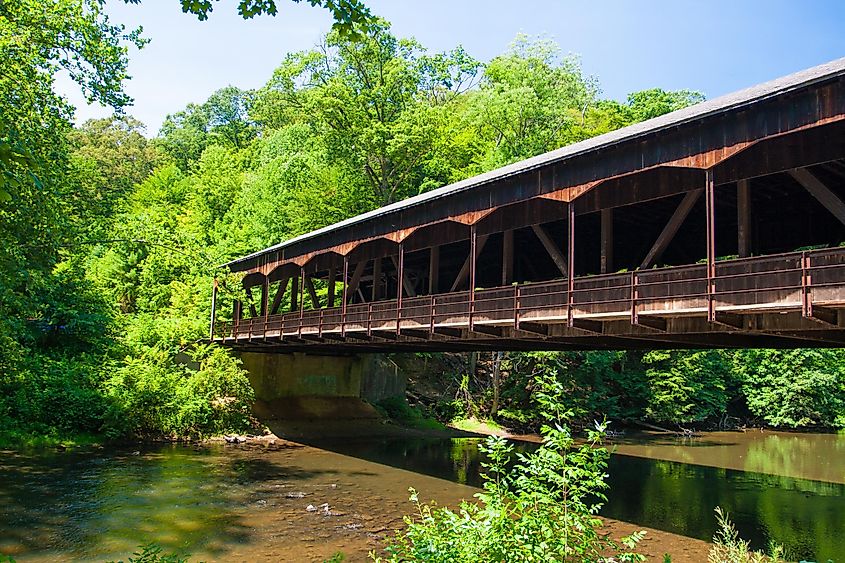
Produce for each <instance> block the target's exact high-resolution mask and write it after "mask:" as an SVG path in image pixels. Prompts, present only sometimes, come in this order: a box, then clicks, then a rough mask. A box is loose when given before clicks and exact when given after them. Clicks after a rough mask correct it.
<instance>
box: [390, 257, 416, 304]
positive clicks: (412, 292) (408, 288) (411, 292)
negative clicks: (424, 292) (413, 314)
mask: <svg viewBox="0 0 845 563" xmlns="http://www.w3.org/2000/svg"><path fill="white" fill-rule="evenodd" d="M390 260H391V261H392V262H393V267H394V268H396V272H397V275H398V272H399V261H398V260H397V259H396V257H395V256H391V257H390ZM406 273H407V272H405V271H404V269H403V272H402V285H403V286H404V287H405V293H406V294H408V297H416V296H417V290H416V288H414V284H412V283H411V280H410V279H408V276H406V275H405V274H406Z"/></svg>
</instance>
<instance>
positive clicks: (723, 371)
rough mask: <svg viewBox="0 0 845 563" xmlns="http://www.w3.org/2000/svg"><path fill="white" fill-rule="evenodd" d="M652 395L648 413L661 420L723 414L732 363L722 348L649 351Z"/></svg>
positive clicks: (681, 420)
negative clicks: (730, 363) (720, 349)
mask: <svg viewBox="0 0 845 563" xmlns="http://www.w3.org/2000/svg"><path fill="white" fill-rule="evenodd" d="M643 364H645V366H646V377H647V378H648V383H649V388H650V397H649V401H648V406H647V407H646V410H645V414H646V416H647V417H648V418H650V419H652V420H654V421H657V422H672V423H685V422H700V421H703V420H705V419H707V418H713V417H716V416H720V415H722V414H723V413H724V412H725V411H726V409H727V402H728V398H729V393H730V390H729V386H730V377H729V364H728V362H727V359H726V358H725V355H724V353H723V352H721V351H718V350H715V351H714V350H701V351H698V350H696V351H663V350H656V351H653V352H648V353H647V354H646V355H645V356H644V357H643Z"/></svg>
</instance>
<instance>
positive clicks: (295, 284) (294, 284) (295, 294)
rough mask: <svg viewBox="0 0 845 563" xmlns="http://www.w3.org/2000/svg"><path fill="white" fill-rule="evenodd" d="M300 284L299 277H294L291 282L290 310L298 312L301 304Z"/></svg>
mask: <svg viewBox="0 0 845 563" xmlns="http://www.w3.org/2000/svg"><path fill="white" fill-rule="evenodd" d="M299 284H300V279H299V277H298V276H293V277H292V278H291V280H290V310H291V311H296V310H297V306H298V304H299Z"/></svg>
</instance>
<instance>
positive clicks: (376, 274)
mask: <svg viewBox="0 0 845 563" xmlns="http://www.w3.org/2000/svg"><path fill="white" fill-rule="evenodd" d="M400 246H401V245H400ZM380 285H381V256H379V257H378V258H373V290H372V293H371V296H370V301H378V300H379V298H380V297H381V295H380V292H379V289H381V288H380ZM399 285H400V286H401V285H402V278H401V276H400V278H399Z"/></svg>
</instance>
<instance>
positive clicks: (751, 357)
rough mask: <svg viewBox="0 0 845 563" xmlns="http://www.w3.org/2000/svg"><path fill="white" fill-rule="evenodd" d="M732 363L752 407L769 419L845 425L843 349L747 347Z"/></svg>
mask: <svg viewBox="0 0 845 563" xmlns="http://www.w3.org/2000/svg"><path fill="white" fill-rule="evenodd" d="M734 365H735V366H736V367H735V369H736V370H737V371H738V372H739V373H740V374H741V377H742V380H743V385H742V392H743V395H744V396H745V397H746V400H747V402H748V408H749V409H750V410H751V412H752V413H753V414H755V415H756V416H759V417H761V418H763V419H764V420H765V421H766V422H767V423H768V424H771V425H773V426H787V427H793V428H795V427H806V426H835V427H840V428H842V427H845V351H843V350H823V349H819V350H746V351H742V352H738V353H736V354H735V356H734Z"/></svg>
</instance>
